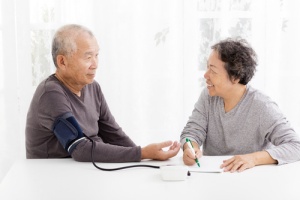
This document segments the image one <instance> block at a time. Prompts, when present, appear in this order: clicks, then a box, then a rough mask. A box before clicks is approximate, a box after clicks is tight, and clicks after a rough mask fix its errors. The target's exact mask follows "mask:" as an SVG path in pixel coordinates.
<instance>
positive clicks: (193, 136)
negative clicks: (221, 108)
mask: <svg viewBox="0 0 300 200" xmlns="http://www.w3.org/2000/svg"><path fill="white" fill-rule="evenodd" d="M208 104H209V99H208V93H207V90H205V89H204V90H203V91H202V92H201V95H200V97H199V99H198V101H197V102H196V104H195V106H194V110H193V112H192V115H191V116H190V117H189V120H188V122H187V124H186V126H185V127H184V129H183V131H182V133H181V135H180V143H181V148H183V145H184V144H185V142H186V141H185V138H189V139H190V140H192V141H194V142H197V143H198V145H199V146H201V145H202V144H203V142H204V141H205V138H206V133H207V124H208Z"/></svg>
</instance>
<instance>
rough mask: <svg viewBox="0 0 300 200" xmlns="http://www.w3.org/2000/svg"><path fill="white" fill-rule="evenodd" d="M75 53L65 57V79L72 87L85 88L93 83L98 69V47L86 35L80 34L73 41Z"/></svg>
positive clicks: (93, 40)
mask: <svg viewBox="0 0 300 200" xmlns="http://www.w3.org/2000/svg"><path fill="white" fill-rule="evenodd" d="M75 41H76V44H77V51H75V53H73V54H72V55H70V56H66V60H67V65H66V71H65V74H64V75H65V78H66V79H68V81H69V83H71V84H72V85H74V86H82V87H83V86H85V85H87V84H90V83H92V82H93V81H94V78H95V75H96V69H97V67H98V53H99V46H98V43H97V40H96V39H95V38H94V37H91V36H90V35H89V34H88V33H82V34H80V35H79V36H78V37H77V39H76V40H75Z"/></svg>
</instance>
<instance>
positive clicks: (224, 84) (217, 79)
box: [204, 51, 233, 98]
mask: <svg viewBox="0 0 300 200" xmlns="http://www.w3.org/2000/svg"><path fill="white" fill-rule="evenodd" d="M204 78H205V79H206V84H207V89H208V91H209V95H210V96H220V97H223V98H224V97H225V96H226V95H227V94H229V91H230V90H231V89H232V86H233V82H232V81H231V80H230V79H229V76H228V73H227V71H226V69H225V63H224V62H223V61H222V60H221V59H220V58H219V56H218V53H217V52H216V51H212V53H211V54H210V56H209V59H208V61H207V71H206V72H205V74H204Z"/></svg>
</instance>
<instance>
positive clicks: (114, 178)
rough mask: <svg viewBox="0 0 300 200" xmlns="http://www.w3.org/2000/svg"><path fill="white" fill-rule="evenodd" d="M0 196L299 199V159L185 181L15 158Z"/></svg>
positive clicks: (42, 199) (35, 199) (32, 199)
mask: <svg viewBox="0 0 300 200" xmlns="http://www.w3.org/2000/svg"><path fill="white" fill-rule="evenodd" d="M97 164H98V165H99V166H102V167H120V166H124V165H130V164H152V165H165V164H177V165H182V157H181V156H178V157H175V158H172V159H170V160H168V161H164V162H159V161H143V162H142V163H126V164H124V163H117V164H108V163H97ZM0 199H1V200H11V199H18V200H19V199H26V200H27V199H28V200H60V199H63V200H69V199H72V200H77V199H82V200H92V199H101V200H106V199H125V200H127V199H153V200H154V199H155V200H157V199H169V200H174V199H175V200H177V199H180V200H183V199H186V200H189V199H201V200H202V199H205V200H206V199H208V200H227V199H230V200H235V199H241V200H245V199H246V200H248V199H249V200H261V199H266V200H269V199H274V200H277V199H284V200H293V199H295V200H299V199H300V162H296V163H292V164H288V165H282V166H277V165H265V166H258V167H255V168H252V169H249V170H246V171H244V172H242V173H227V172H226V173H192V174H191V176H190V177H188V178H187V179H186V180H185V181H173V182H171V181H163V180H162V179H161V176H160V170H159V169H152V168H132V169H125V170H121V171H114V172H105V171H100V170H98V169H96V168H95V167H94V166H93V165H92V164H91V163H80V162H76V161H74V160H72V159H37V160H26V159H21V160H18V161H16V162H15V163H14V165H13V167H12V168H11V170H10V171H9V172H8V174H7V176H5V177H4V179H3V181H2V183H1V185H0Z"/></svg>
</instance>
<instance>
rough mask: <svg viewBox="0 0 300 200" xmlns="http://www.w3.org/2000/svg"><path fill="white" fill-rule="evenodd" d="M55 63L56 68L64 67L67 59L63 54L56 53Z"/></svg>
mask: <svg viewBox="0 0 300 200" xmlns="http://www.w3.org/2000/svg"><path fill="white" fill-rule="evenodd" d="M56 63H57V66H58V68H60V69H65V68H66V67H67V64H68V61H67V58H66V57H65V56H64V55H57V56H56Z"/></svg>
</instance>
